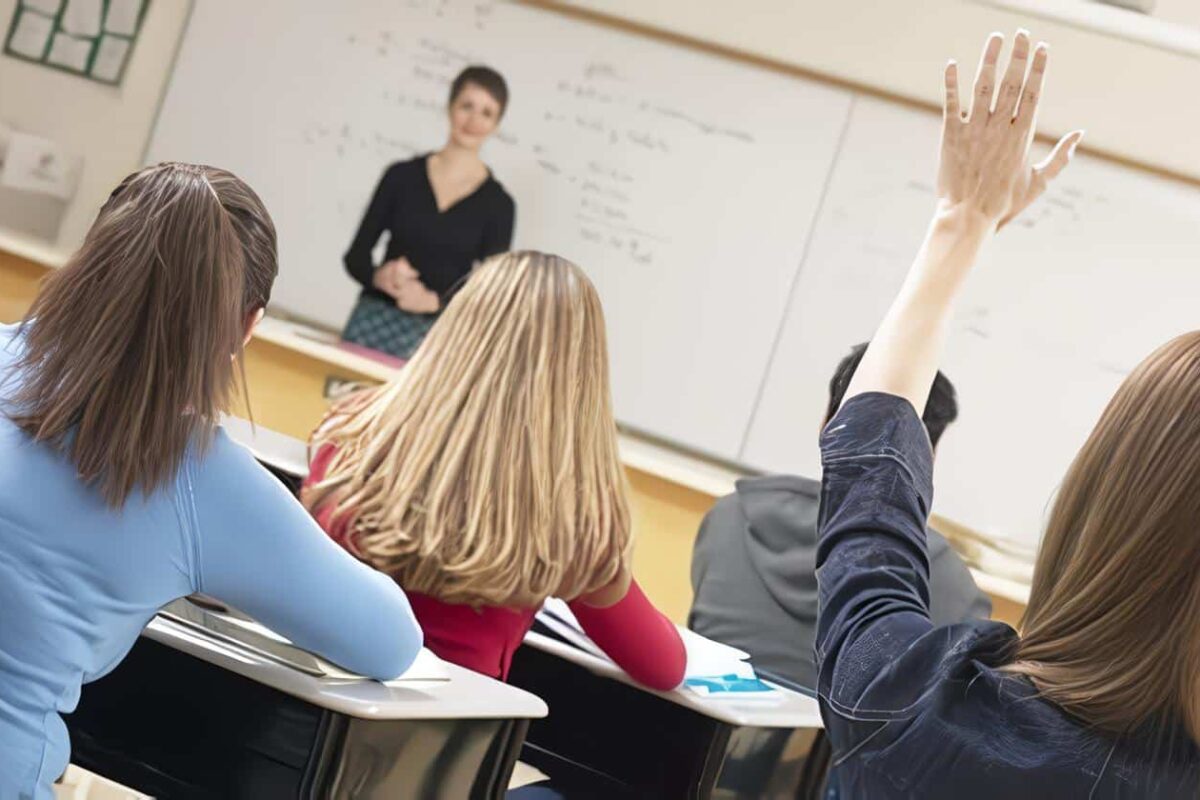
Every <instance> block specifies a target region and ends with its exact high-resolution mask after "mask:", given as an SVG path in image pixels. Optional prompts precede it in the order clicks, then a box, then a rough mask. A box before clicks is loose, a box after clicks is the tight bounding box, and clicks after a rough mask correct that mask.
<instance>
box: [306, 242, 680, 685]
mask: <svg viewBox="0 0 1200 800" xmlns="http://www.w3.org/2000/svg"><path fill="white" fill-rule="evenodd" d="M616 433H617V430H616V424H615V423H614V421H613V416H612V407H611V400H610V392H609V383H608V353H607V346H606V343H605V333H604V316H603V312H602V311H601V308H600V299H599V297H598V295H597V294H596V290H595V288H594V287H593V286H592V284H591V282H590V281H589V280H588V279H587V277H586V275H584V273H583V271H582V270H580V269H579V268H578V267H576V266H575V265H574V264H572V263H570V262H568V261H566V260H564V259H562V258H558V257H557V256H552V255H545V254H542V253H536V252H523V253H508V254H504V255H500V256H496V257H494V258H492V259H489V260H488V261H486V262H485V263H484V264H482V265H481V266H480V267H479V268H478V269H476V270H475V272H474V273H473V274H472V275H471V277H470V278H469V279H468V280H467V282H466V284H465V285H464V286H463V288H462V289H461V291H459V293H458V294H457V295H456V296H455V298H454V300H453V301H452V302H451V303H450V304H449V306H448V307H447V308H446V311H445V312H444V314H443V315H442V317H441V318H440V319H439V320H438V322H437V324H436V325H434V326H433V328H432V329H431V330H430V332H429V335H428V337H427V338H426V339H425V341H424V342H423V343H422V345H421V346H420V348H419V349H418V350H417V352H416V354H415V356H414V357H413V359H412V360H411V361H410V362H409V363H408V364H407V365H406V366H405V367H404V369H403V370H402V371H401V373H400V374H399V375H398V376H397V377H396V378H395V379H393V380H392V381H391V382H390V383H388V384H386V385H384V386H382V387H379V388H376V389H370V390H367V391H365V392H363V393H360V394H359V395H356V396H353V397H351V398H350V399H349V400H348V401H346V402H344V403H342V404H341V405H340V406H338V407H336V408H335V409H334V411H333V413H332V415H331V416H330V417H329V418H328V420H327V421H326V422H325V423H324V424H323V425H322V426H321V427H320V428H319V429H318V430H317V431H316V433H315V434H314V437H313V444H314V447H315V458H314V461H313V464H312V471H311V473H310V475H309V478H308V480H307V482H306V484H305V489H304V491H303V494H302V497H303V500H304V503H305V505H307V506H308V507H309V508H310V509H313V510H314V512H315V514H316V516H317V519H318V521H320V522H321V524H322V525H323V526H324V527H325V529H326V530H327V531H328V532H329V533H330V534H331V535H332V536H333V537H334V538H335V539H336V540H337V541H338V542H340V543H341V544H343V545H344V546H345V547H346V548H347V549H348V550H349V551H350V552H351V553H353V554H354V555H356V556H358V557H359V558H360V559H362V560H363V561H366V562H367V563H369V564H371V565H373V566H374V567H376V568H377V569H379V570H382V571H384V572H386V573H388V574H389V575H391V576H392V577H393V578H395V579H396V581H397V582H399V583H400V585H401V586H403V587H404V588H405V590H406V591H407V592H408V593H409V598H410V600H411V601H412V604H413V608H414V610H415V611H416V614H417V618H418V619H419V620H420V622H421V625H422V627H423V628H424V630H425V636H426V642H427V644H428V646H429V647H430V648H431V649H432V650H434V652H436V653H438V655H440V656H442V657H443V658H446V659H447V660H450V661H454V662H456V663H459V664H462V665H464V666H467V667H470V668H472V669H475V670H477V671H479V672H482V673H485V674H488V675H492V676H495V677H500V678H503V677H504V676H506V675H507V672H508V667H509V663H510V661H511V659H512V655H513V652H514V651H515V649H516V648H517V647H518V646H519V645H520V643H521V641H522V639H523V637H524V635H525V633H526V631H528V629H529V627H530V625H531V624H532V621H533V615H534V613H535V612H536V611H537V610H538V608H539V607H540V606H541V605H542V603H543V602H544V601H545V600H546V599H547V598H549V597H559V598H563V599H565V600H568V601H571V606H572V608H573V610H574V611H575V613H576V615H577V616H578V617H579V620H580V622H581V624H583V626H584V627H585V629H586V630H587V632H588V633H589V634H590V635H591V636H592V638H593V639H595V640H596V642H597V644H599V645H600V646H601V647H602V648H604V649H605V650H606V651H607V652H609V654H610V655H612V656H613V657H614V659H615V660H616V661H617V662H618V663H619V664H621V666H623V667H624V668H625V669H626V670H627V671H628V672H629V673H630V675H632V676H633V677H634V678H635V679H637V680H639V681H641V682H643V683H645V684H648V685H650V686H654V687H657V688H662V689H668V688H672V687H674V686H676V685H677V684H678V683H679V682H680V681H681V680H682V677H683V667H684V658H685V657H684V652H683V646H682V643H681V640H680V638H679V634H678V632H677V631H676V629H675V627H674V625H672V624H671V623H670V622H669V621H668V620H667V619H666V618H665V617H663V616H662V614H660V613H659V612H658V611H657V610H655V609H654V608H653V607H652V606H651V605H650V603H649V602H648V601H647V600H646V598H645V596H644V595H643V594H642V592H641V590H640V589H639V588H638V586H637V584H636V583H634V582H633V581H632V579H631V574H630V555H631V551H632V547H633V537H632V530H631V525H630V515H629V502H628V498H627V496H626V493H627V490H626V485H625V478H624V473H623V471H622V468H621V464H620V461H619V459H618V457H617V436H616Z"/></svg>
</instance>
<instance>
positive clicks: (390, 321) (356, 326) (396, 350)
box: [342, 294, 437, 359]
mask: <svg viewBox="0 0 1200 800" xmlns="http://www.w3.org/2000/svg"><path fill="white" fill-rule="evenodd" d="M436 321H437V314H410V313H408V312H407V311H401V310H400V309H398V308H396V304H395V303H393V302H391V301H390V300H383V299H381V298H378V297H373V296H371V295H366V294H364V295H362V296H361V297H359V298H358V303H357V304H356V305H355V306H354V310H353V311H352V312H350V319H349V320H348V321H347V322H346V328H345V330H343V331H342V340H343V341H346V342H353V343H354V344H359V345H362V346H363V347H369V348H371V349H372V350H378V351H380V352H382V353H387V354H388V355H392V356H396V357H397V358H405V359H407V358H409V357H411V356H412V354H413V351H414V350H416V349H417V345H419V344H420V343H421V340H423V339H424V338H425V334H427V333H429V329H430V328H432V327H433V323H434V322H436Z"/></svg>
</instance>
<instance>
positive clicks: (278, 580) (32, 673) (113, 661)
mask: <svg viewBox="0 0 1200 800" xmlns="http://www.w3.org/2000/svg"><path fill="white" fill-rule="evenodd" d="M22 346H23V344H22V337H21V335H20V334H19V333H18V330H17V328H16V327H15V326H5V325H0V800H10V798H36V800H42V799H43V798H50V797H52V796H53V793H52V789H51V785H52V783H53V781H54V780H56V779H57V778H58V777H59V776H60V775H61V774H62V773H63V771H64V770H65V769H66V767H67V763H68V759H69V755H70V753H69V750H70V742H69V739H68V736H67V729H66V726H65V724H64V723H63V721H62V719H61V717H60V716H59V715H60V713H68V712H70V711H71V710H73V709H74V708H75V705H76V703H77V702H78V700H79V692H80V686H81V684H84V683H87V682H89V681H93V680H96V679H97V678H99V677H101V676H103V675H104V674H105V673H107V672H109V671H110V670H111V669H113V667H115V666H116V665H117V664H118V663H119V662H120V661H121V659H122V658H123V657H124V656H125V654H126V653H127V652H128V651H129V649H130V648H131V647H132V646H133V644H134V641H135V640H136V638H137V636H138V634H139V632H140V631H141V630H142V628H143V627H144V626H145V625H146V623H147V622H149V621H150V619H151V618H152V617H153V616H154V613H155V612H156V611H157V610H158V609H159V608H161V607H162V606H163V605H165V604H166V603H168V602H170V601H172V600H174V599H176V598H179V597H182V596H185V595H188V594H191V593H193V592H204V593H205V594H208V595H212V596H213V597H216V598H219V599H221V600H223V601H225V602H227V603H229V604H230V605H233V606H235V607H237V608H238V609H240V610H242V611H245V612H246V613H248V614H250V615H251V616H253V617H255V618H256V619H258V620H259V621H260V622H262V623H264V624H265V625H267V626H268V627H270V628H272V629H274V630H275V631H277V632H279V633H281V634H283V635H284V636H287V637H288V638H290V639H291V640H292V641H294V642H296V643H297V644H299V645H301V646H303V647H306V648H308V649H310V650H313V651H315V652H317V653H320V654H321V655H323V656H325V657H326V658H328V659H329V660H331V661H334V662H336V663H338V664H340V665H342V666H343V667H346V668H348V669H350V670H353V671H355V672H358V673H360V674H363V675H367V676H371V677H374V678H381V679H384V678H393V677H395V676H396V675H398V674H400V673H401V672H403V671H404V670H405V669H407V667H408V665H409V664H410V663H411V662H412V660H413V658H415V657H416V654H417V651H418V650H419V649H420V646H421V631H420V628H419V627H418V625H417V622H416V620H415V618H414V617H413V614H412V610H411V609H410V608H409V604H408V600H407V598H405V596H404V593H403V592H401V591H400V589H399V588H397V586H396V584H395V582H394V581H393V580H392V579H391V578H389V577H387V576H386V575H384V574H382V573H379V572H376V571H375V570H373V569H371V568H369V567H367V566H365V565H364V564H361V563H359V562H357V561H355V560H354V559H353V558H352V557H350V556H349V555H347V554H346V552H345V551H344V550H342V548H340V547H338V546H337V545H336V544H334V543H333V542H332V541H331V540H330V539H329V538H328V537H327V536H326V535H325V534H324V533H323V532H322V531H321V529H320V528H319V527H318V526H317V525H316V523H315V522H313V520H312V519H311V517H310V516H309V515H308V513H307V512H306V511H305V510H304V508H303V507H302V506H301V505H300V504H299V503H297V502H296V500H295V499H294V498H293V497H291V496H290V495H289V494H288V493H287V491H286V490H285V489H284V487H283V486H282V485H281V484H280V483H279V482H278V481H277V480H275V478H274V477H272V476H271V475H270V473H268V472H267V471H266V470H264V469H263V468H262V467H261V466H260V465H259V464H258V463H257V462H256V461H255V460H254V458H253V457H252V456H251V455H250V453H249V452H247V451H246V450H245V449H243V448H242V447H240V446H239V445H236V444H234V443H233V442H232V441H231V440H230V439H229V438H228V437H227V436H226V435H225V434H224V432H223V431H218V432H217V434H216V437H215V440H214V441H213V442H212V444H211V446H210V447H209V448H208V449H207V450H202V448H195V449H194V450H193V451H192V452H190V453H189V454H188V456H187V457H186V459H185V460H184V462H183V465H182V467H181V469H180V470H179V472H178V474H177V475H176V476H175V479H174V480H173V481H171V482H170V483H169V484H167V485H165V486H163V487H162V488H160V489H159V490H157V491H155V492H154V493H153V494H152V495H151V496H150V497H144V496H143V494H142V493H141V492H140V491H135V492H134V493H133V494H132V495H130V497H129V499H128V500H127V501H126V503H125V506H124V508H123V509H121V510H120V511H113V510H111V509H110V508H108V507H107V506H106V505H105V503H104V501H103V499H102V498H101V497H100V495H99V492H98V491H96V490H95V489H93V488H89V487H86V486H84V485H83V484H82V483H81V482H80V481H79V479H78V478H77V476H76V471H75V469H74V467H73V466H72V464H71V463H70V461H69V460H68V459H67V458H66V457H64V455H62V454H61V453H58V452H55V451H54V450H52V449H51V448H49V447H47V446H45V445H43V444H37V443H34V442H33V441H32V440H31V439H30V438H29V437H28V436H27V435H26V434H25V433H24V432H23V431H22V430H21V429H20V428H18V427H16V426H15V425H14V424H13V423H12V421H11V420H10V419H9V417H8V415H7V414H6V413H4V412H5V411H6V410H11V408H12V406H11V401H10V399H9V398H11V397H12V395H13V389H14V388H15V387H16V386H18V385H19V384H20V382H21V379H22V376H21V374H20V371H19V370H18V369H15V368H13V363H14V359H15V358H17V357H18V356H19V354H20V351H21V349H22ZM219 701H220V700H219V698H214V702H219Z"/></svg>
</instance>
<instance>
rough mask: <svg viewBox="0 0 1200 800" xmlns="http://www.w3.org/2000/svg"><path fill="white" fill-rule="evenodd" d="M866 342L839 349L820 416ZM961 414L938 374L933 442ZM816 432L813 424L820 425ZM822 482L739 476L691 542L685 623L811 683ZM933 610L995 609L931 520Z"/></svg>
mask: <svg viewBox="0 0 1200 800" xmlns="http://www.w3.org/2000/svg"><path fill="white" fill-rule="evenodd" d="M866 349H867V346H866V345H865V344H859V345H856V346H855V347H854V348H853V349H852V350H851V351H850V353H849V354H848V355H847V356H846V357H845V358H843V359H842V360H841V361H840V362H839V363H838V366H837V369H836V370H835V371H834V373H833V377H832V378H831V379H830V381H829V402H828V404H827V410H826V412H825V416H824V418H823V422H822V425H823V424H824V423H825V422H828V421H829V420H830V418H831V417H832V416H833V415H834V414H835V413H836V412H837V410H838V408H839V407H840V406H841V405H842V398H843V397H844V396H845V393H846V388H847V387H848V386H849V385H850V380H851V379H852V378H853V376H854V372H855V370H856V369H858V364H859V360H860V359H861V358H862V356H863V353H865V352H866ZM957 417H958V400H957V398H956V397H955V392H954V386H953V384H951V383H950V380H949V379H948V378H947V377H946V376H945V375H943V374H942V373H940V372H939V373H938V374H937V377H935V378H934V381H933V388H932V389H931V391H930V395H929V401H928V403H926V405H925V413H924V414H922V419H921V421H922V423H923V424H924V426H925V430H926V432H928V434H929V441H930V444H931V446H932V448H933V449H934V450H936V449H937V445H938V440H939V439H941V437H942V434H943V433H944V432H945V431H946V429H947V428H948V427H949V426H950V424H951V423H953V422H954V420H955V419H956V418H957ZM814 433H815V431H814ZM820 500H821V483H820V481H815V480H812V479H810V478H802V477H800V476H799V475H762V476H759V477H753V478H743V479H742V480H739V481H738V482H737V490H736V491H735V492H734V493H733V494H730V495H727V496H725V497H722V498H721V499H720V500H718V501H717V502H716V504H715V505H714V506H713V508H712V510H710V511H709V512H708V514H706V515H705V517H704V522H703V523H702V524H701V525H700V532H699V533H698V534H697V536H696V545H695V548H694V549H693V551H692V591H693V595H694V600H693V601H692V610H691V613H690V614H689V615H688V627H690V628H691V629H692V630H694V631H696V632H697V633H699V634H701V635H703V636H707V637H708V638H710V639H714V640H716V641H718V642H724V643H725V644H728V645H732V646H734V647H737V648H739V649H741V650H745V651H746V652H747V653H749V654H750V657H751V661H752V662H753V663H754V667H755V669H757V670H759V671H760V672H764V673H766V674H769V675H770V677H772V678H774V679H782V680H784V681H786V682H788V683H790V684H793V685H795V686H798V687H803V688H806V689H809V690H811V689H812V688H813V687H815V686H816V684H817V668H816V662H815V659H814V656H813V641H814V638H815V637H816V627H817V576H816V572H815V566H816V561H817V514H818V508H819V506H820ZM926 541H927V544H928V551H929V593H930V603H929V613H930V616H931V618H932V619H933V621H934V623H935V624H949V623H953V622H958V621H960V620H963V619H968V618H971V617H978V618H982V619H986V618H987V617H989V616H990V615H991V613H992V604H991V601H990V600H988V598H987V595H985V594H984V593H983V592H981V591H979V588H978V587H977V586H976V585H975V580H974V579H973V578H972V577H971V571H970V570H969V569H967V565H966V564H964V563H963V561H962V559H961V558H960V557H959V555H958V553H956V552H955V551H954V548H952V547H951V546H950V544H949V542H947V541H946V539H945V538H944V537H943V536H942V535H941V534H939V533H938V532H937V531H935V530H933V529H932V528H930V529H929V530H928V531H927V532H926Z"/></svg>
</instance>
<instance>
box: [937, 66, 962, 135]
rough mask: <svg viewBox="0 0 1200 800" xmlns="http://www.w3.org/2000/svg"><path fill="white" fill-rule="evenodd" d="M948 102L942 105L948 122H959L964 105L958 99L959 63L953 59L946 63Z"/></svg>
mask: <svg viewBox="0 0 1200 800" xmlns="http://www.w3.org/2000/svg"><path fill="white" fill-rule="evenodd" d="M945 77H946V103H945V105H944V106H943V107H942V111H943V113H944V115H945V121H946V123H947V124H949V123H950V122H956V123H957V122H959V121H960V118H961V115H962V106H961V105H960V103H959V99H958V63H957V62H956V61H954V60H953V59H951V60H950V62H949V63H947V64H946V75H945Z"/></svg>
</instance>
